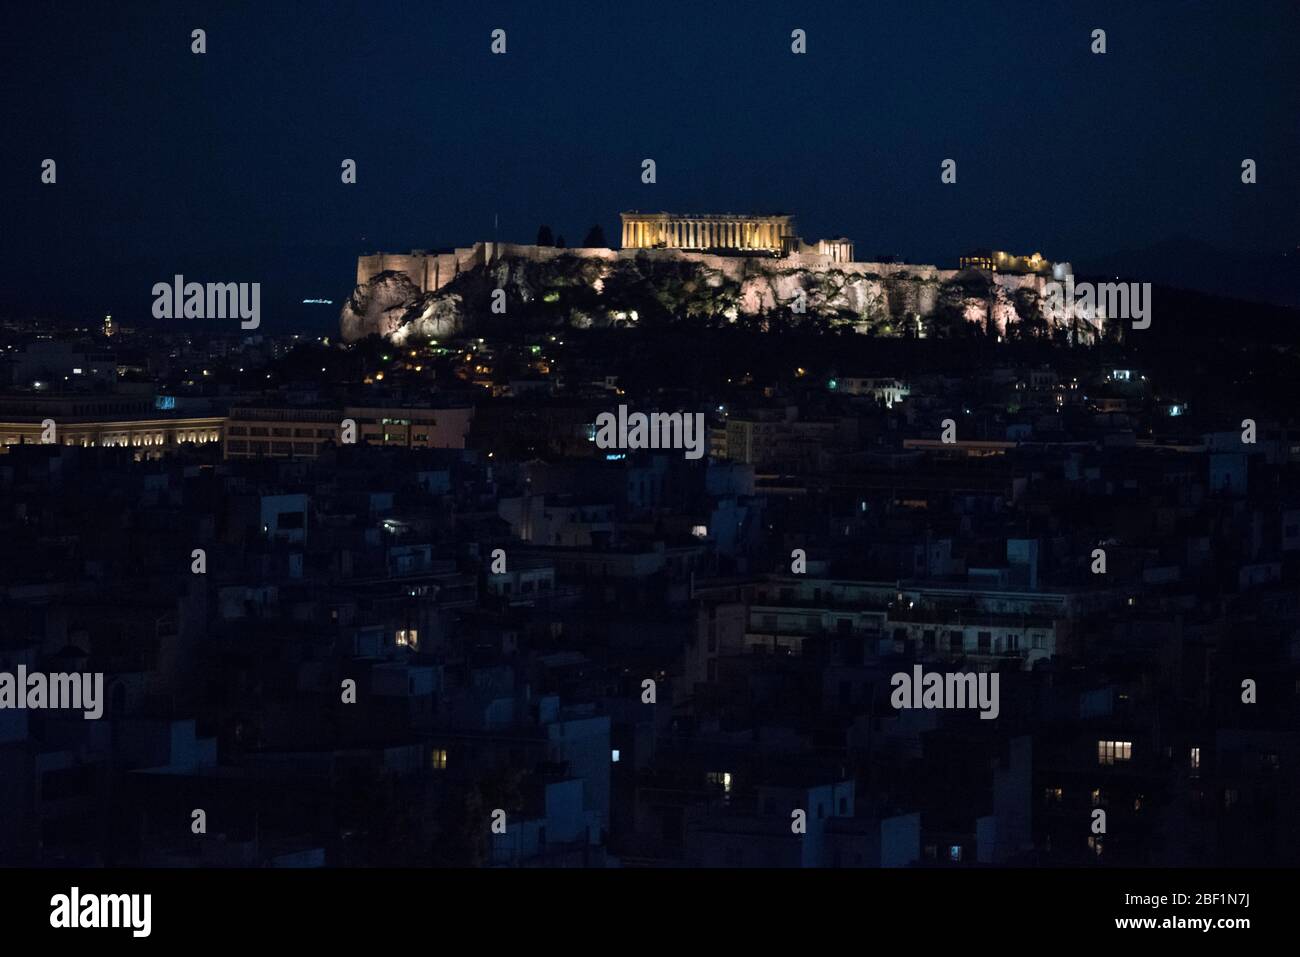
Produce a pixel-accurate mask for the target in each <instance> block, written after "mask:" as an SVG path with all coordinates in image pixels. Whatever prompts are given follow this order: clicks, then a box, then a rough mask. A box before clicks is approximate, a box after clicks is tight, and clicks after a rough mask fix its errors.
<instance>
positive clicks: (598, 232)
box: [582, 223, 609, 248]
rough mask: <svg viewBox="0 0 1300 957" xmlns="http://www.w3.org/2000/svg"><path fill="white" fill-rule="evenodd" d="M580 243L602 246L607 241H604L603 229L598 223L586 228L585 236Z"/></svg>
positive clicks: (591, 246)
mask: <svg viewBox="0 0 1300 957" xmlns="http://www.w3.org/2000/svg"><path fill="white" fill-rule="evenodd" d="M582 245H583V246H586V247H588V248H604V247H605V246H608V245H609V243H608V242H606V241H605V230H604V229H602V228H601V226H600V223H597V224H596V225H595V226H592V227H591V229H589V230H587V235H586V237H585V238H584V239H583V240H582Z"/></svg>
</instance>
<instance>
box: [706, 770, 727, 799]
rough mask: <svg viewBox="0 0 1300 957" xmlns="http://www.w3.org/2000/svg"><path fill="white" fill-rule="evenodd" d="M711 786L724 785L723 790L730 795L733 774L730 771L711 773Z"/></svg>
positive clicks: (709, 777)
mask: <svg viewBox="0 0 1300 957" xmlns="http://www.w3.org/2000/svg"><path fill="white" fill-rule="evenodd" d="M708 781H709V783H710V784H720V785H722V790H724V791H726V792H727V793H728V794H730V793H731V772H730V771H710V772H709V774H708Z"/></svg>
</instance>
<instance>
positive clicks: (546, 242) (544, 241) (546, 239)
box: [537, 224, 555, 246]
mask: <svg viewBox="0 0 1300 957" xmlns="http://www.w3.org/2000/svg"><path fill="white" fill-rule="evenodd" d="M537 245H539V246H554V245H555V237H554V236H553V235H552V234H551V227H550V226H547V225H545V224H543V225H541V226H538V227H537Z"/></svg>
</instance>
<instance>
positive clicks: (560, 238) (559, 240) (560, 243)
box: [555, 233, 564, 249]
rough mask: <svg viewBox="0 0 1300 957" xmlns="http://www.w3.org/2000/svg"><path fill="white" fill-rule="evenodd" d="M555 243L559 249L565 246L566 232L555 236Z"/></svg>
mask: <svg viewBox="0 0 1300 957" xmlns="http://www.w3.org/2000/svg"><path fill="white" fill-rule="evenodd" d="M555 245H556V248H558V249H563V248H564V233H560V235H558V236H556V237H555Z"/></svg>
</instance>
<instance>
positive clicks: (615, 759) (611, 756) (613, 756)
mask: <svg viewBox="0 0 1300 957" xmlns="http://www.w3.org/2000/svg"><path fill="white" fill-rule="evenodd" d="M609 759H610V760H611V761H613V762H614V763H615V764H618V748H615V749H614V750H613V751H611V752H610V753H609Z"/></svg>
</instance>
